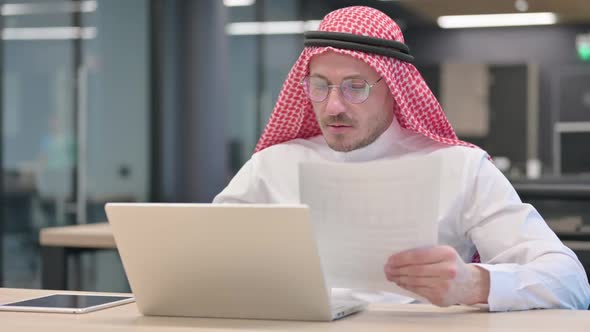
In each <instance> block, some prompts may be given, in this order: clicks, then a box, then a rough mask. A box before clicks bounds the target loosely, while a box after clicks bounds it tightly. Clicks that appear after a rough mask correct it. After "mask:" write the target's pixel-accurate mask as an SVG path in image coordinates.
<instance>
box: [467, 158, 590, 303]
mask: <svg viewBox="0 0 590 332" xmlns="http://www.w3.org/2000/svg"><path fill="white" fill-rule="evenodd" d="M476 163H477V164H478V165H477V167H475V168H474V170H475V172H474V174H473V175H472V176H470V177H469V180H470V181H469V182H470V183H471V185H470V186H469V187H470V188H469V189H468V190H467V196H466V197H468V198H467V199H468V201H467V202H466V206H465V210H464V214H463V226H464V227H465V232H466V235H467V236H468V237H469V238H470V239H471V240H472V241H473V243H474V244H475V246H476V248H477V250H478V252H479V254H480V257H481V262H482V263H481V264H477V265H479V266H480V267H482V268H484V269H486V270H488V271H489V272H490V282H491V284H490V295H489V297H488V304H489V308H490V310H491V311H508V310H526V309H533V308H568V309H587V308H588V305H589V303H590V286H589V285H588V279H587V277H586V273H585V271H584V268H583V267H582V265H581V263H580V261H579V260H578V258H577V257H576V255H575V254H574V252H573V251H572V250H570V249H569V248H567V247H566V246H565V245H564V244H563V243H562V242H561V241H560V240H559V239H558V238H557V236H556V235H555V233H553V231H552V230H551V229H550V228H549V227H548V226H547V224H546V223H545V221H544V220H543V218H542V217H541V216H540V214H539V213H538V212H537V210H535V208H533V206H531V205H530V204H525V203H522V202H521V200H520V198H519V197H518V194H517V193H516V191H515V190H514V188H513V187H512V185H511V184H510V182H509V181H508V180H507V179H506V178H505V177H504V175H503V174H502V173H501V172H500V171H499V170H498V169H497V168H496V167H495V166H494V165H493V164H492V163H491V162H490V161H489V160H487V158H485V157H484V158H481V160H478V161H477V162H476Z"/></svg>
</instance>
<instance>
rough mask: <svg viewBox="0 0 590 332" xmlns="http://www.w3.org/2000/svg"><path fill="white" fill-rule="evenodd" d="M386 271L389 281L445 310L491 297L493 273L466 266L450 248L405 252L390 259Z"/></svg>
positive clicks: (435, 247)
mask: <svg viewBox="0 0 590 332" xmlns="http://www.w3.org/2000/svg"><path fill="white" fill-rule="evenodd" d="M384 270H385V276H386V277H387V280H389V281H393V282H395V283H396V284H397V285H399V286H400V287H402V288H405V289H407V290H409V291H411V292H414V293H416V294H418V295H421V296H423V297H425V298H426V299H428V300H429V301H430V302H431V303H432V304H435V305H438V306H441V307H446V306H450V305H453V304H458V303H461V304H476V303H486V302H487V299H488V295H489V293H490V273H489V272H488V271H487V270H485V269H483V268H480V267H479V266H476V265H471V264H466V263H465V262H463V260H462V259H461V257H459V254H458V253H457V251H456V250H455V249H454V248H453V247H450V246H434V247H427V248H419V249H410V250H406V251H402V252H400V253H397V254H395V255H392V256H390V257H389V259H388V260H387V263H386V264H385V268H384Z"/></svg>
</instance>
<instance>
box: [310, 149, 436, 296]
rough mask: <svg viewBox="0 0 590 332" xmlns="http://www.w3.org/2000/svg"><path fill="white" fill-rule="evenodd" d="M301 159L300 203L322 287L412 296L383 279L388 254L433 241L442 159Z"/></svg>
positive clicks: (434, 242)
mask: <svg viewBox="0 0 590 332" xmlns="http://www.w3.org/2000/svg"><path fill="white" fill-rule="evenodd" d="M427 159H428V162H426V163H425V162H424V159H421V162H418V160H417V159H416V160H414V159H403V160H392V161H375V162H366V163H304V164H301V165H300V167H299V186H300V196H301V197H300V198H301V202H302V203H304V204H307V205H309V206H310V209H311V220H312V224H313V227H314V231H315V234H316V239H317V243H318V250H319V254H320V259H321V262H322V268H323V271H324V274H325V276H326V282H327V284H328V287H341V288H359V289H367V290H378V291H390V292H395V293H399V294H403V295H410V296H413V297H414V298H419V297H417V296H415V295H411V294H412V293H409V292H407V291H404V290H402V289H401V288H400V287H398V286H397V285H395V284H394V283H393V282H390V281H388V280H387V279H386V278H385V273H384V269H383V268H384V266H385V263H386V262H387V259H388V258H389V256H391V255H392V254H394V253H397V252H400V251H403V250H407V249H411V248H418V247H424V246H432V245H436V244H437V241H438V227H437V224H438V222H437V217H438V215H439V208H438V206H439V201H440V198H439V195H440V174H441V171H440V170H441V169H442V161H441V160H440V159H439V158H427Z"/></svg>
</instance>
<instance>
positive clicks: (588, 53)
mask: <svg viewBox="0 0 590 332" xmlns="http://www.w3.org/2000/svg"><path fill="white" fill-rule="evenodd" d="M576 50H577V51H578V57H579V58H580V59H581V60H582V61H590V32H589V33H587V34H579V35H577V36H576Z"/></svg>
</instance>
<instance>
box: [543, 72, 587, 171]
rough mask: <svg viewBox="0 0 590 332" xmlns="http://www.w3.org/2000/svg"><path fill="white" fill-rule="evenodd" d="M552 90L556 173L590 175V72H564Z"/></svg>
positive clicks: (555, 79)
mask: <svg viewBox="0 0 590 332" xmlns="http://www.w3.org/2000/svg"><path fill="white" fill-rule="evenodd" d="M552 89H553V90H552V100H553V103H552V112H551V116H552V130H553V172H554V174H555V175H560V174H579V173H586V174H590V144H589V142H590V68H588V67H587V66H567V67H564V68H560V69H559V70H558V71H557V72H556V73H555V77H554V78H553V86H552Z"/></svg>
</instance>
